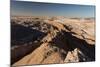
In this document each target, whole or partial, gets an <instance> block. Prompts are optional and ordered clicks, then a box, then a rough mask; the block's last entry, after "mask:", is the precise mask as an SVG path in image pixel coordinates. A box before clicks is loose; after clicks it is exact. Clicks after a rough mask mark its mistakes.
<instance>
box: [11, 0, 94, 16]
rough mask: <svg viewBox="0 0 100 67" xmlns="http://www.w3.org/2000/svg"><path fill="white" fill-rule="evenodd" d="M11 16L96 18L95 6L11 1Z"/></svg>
mask: <svg viewBox="0 0 100 67" xmlns="http://www.w3.org/2000/svg"><path fill="white" fill-rule="evenodd" d="M11 15H12V16H13V15H17V16H65V17H79V18H89V17H95V6H93V5H75V4H57V3H40V2H25V1H11Z"/></svg>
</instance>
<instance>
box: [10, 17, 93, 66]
mask: <svg viewBox="0 0 100 67" xmlns="http://www.w3.org/2000/svg"><path fill="white" fill-rule="evenodd" d="M60 19H61V18H60ZM60 19H59V18H56V19H55V18H51V19H50V18H49V19H47V18H42V17H38V18H36V17H30V19H28V20H26V19H25V17H16V18H15V19H12V21H11V24H12V25H11V26H12V28H11V29H13V30H12V34H11V36H12V40H11V60H12V62H11V64H12V66H18V65H32V64H53V63H69V62H87V61H95V34H94V33H95V31H94V30H95V29H94V26H95V22H86V21H85V22H83V21H81V20H79V19H68V18H64V20H63V21H62V20H60ZM59 20H60V21H59ZM18 25H19V26H20V27H18ZM16 26H17V27H16ZM15 27H16V28H15ZM27 29H28V31H27ZM19 31H23V32H19ZM25 31H26V32H25ZM13 32H15V33H13ZM24 33H27V34H26V35H23V34H24ZM17 34H18V37H16V36H17Z"/></svg>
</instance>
